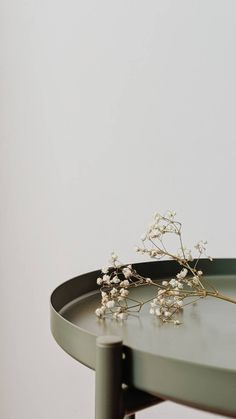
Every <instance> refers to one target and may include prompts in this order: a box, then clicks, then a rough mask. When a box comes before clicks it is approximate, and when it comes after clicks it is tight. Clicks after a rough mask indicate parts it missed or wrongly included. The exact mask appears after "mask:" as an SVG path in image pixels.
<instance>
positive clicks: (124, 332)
mask: <svg viewBox="0 0 236 419" xmlns="http://www.w3.org/2000/svg"><path fill="white" fill-rule="evenodd" d="M170 278H171V277H170ZM165 279H166V276H165ZM206 279H207V280H208V281H209V282H210V283H212V284H213V285H214V286H215V287H216V288H217V289H218V290H219V291H220V292H221V293H223V294H225V295H226V296H229V297H231V298H235V299H236V274H235V275H233V274H228V275H222V274H221V275H206ZM161 280H162V279H161V278H160V277H159V278H158V281H161ZM155 291H156V288H155V287H153V286H147V287H140V288H136V289H132V290H131V291H130V297H132V298H134V299H138V300H142V299H148V298H151V297H152V296H153V295H154V294H155ZM99 302H100V292H99V290H98V289H96V290H94V291H92V292H89V293H86V294H83V295H82V296H80V297H79V298H76V299H74V300H72V301H71V302H70V303H68V304H66V305H65V306H64V307H62V308H61V310H60V314H61V315H62V316H63V317H64V318H65V319H66V320H68V321H69V322H71V323H73V324H74V325H76V326H78V327H79V328H81V329H83V330H86V331H87V332H89V333H91V334H93V335H96V336H100V335H118V336H121V337H122V339H123V342H124V344H125V345H127V346H129V347H131V348H135V349H137V350H140V351H142V352H146V353H152V354H155V355H158V356H163V357H168V358H174V359H179V360H183V361H185V362H186V361H187V362H193V363H199V364H202V365H207V366H208V367H211V366H212V367H213V368H216V367H218V368H224V369H230V370H235V371H236V356H235V353H236V321H235V320H236V304H232V303H229V302H225V301H222V300H219V299H216V298H213V297H207V298H204V299H200V300H198V301H197V302H196V303H195V304H194V305H188V306H186V307H185V308H184V310H183V312H182V313H181V314H179V315H178V319H179V320H180V321H181V322H183V324H181V325H179V326H175V325H173V324H171V323H170V324H163V323H162V322H161V321H160V320H159V319H158V318H156V317H155V316H153V315H151V314H149V309H150V305H149V303H147V304H146V305H144V306H143V308H142V310H141V311H140V313H139V314H136V313H134V314H132V315H130V316H129V317H128V319H127V320H125V321H120V320H114V319H111V318H105V319H99V318H97V317H96V316H95V314H94V311H95V309H96V308H97V307H98V306H99ZM186 302H187V300H186Z"/></svg>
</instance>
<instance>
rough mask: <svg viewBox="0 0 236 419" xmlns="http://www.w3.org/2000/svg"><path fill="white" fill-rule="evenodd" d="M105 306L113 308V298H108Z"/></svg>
mask: <svg viewBox="0 0 236 419" xmlns="http://www.w3.org/2000/svg"><path fill="white" fill-rule="evenodd" d="M106 307H107V308H113V307H115V301H114V300H110V301H108V302H107V303H106Z"/></svg>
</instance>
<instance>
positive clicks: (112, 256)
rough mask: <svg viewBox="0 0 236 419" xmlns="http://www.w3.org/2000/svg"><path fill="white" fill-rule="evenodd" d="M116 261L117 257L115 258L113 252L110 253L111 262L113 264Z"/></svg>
mask: <svg viewBox="0 0 236 419" xmlns="http://www.w3.org/2000/svg"><path fill="white" fill-rule="evenodd" d="M117 259H118V256H117V255H116V254H115V253H114V252H112V253H111V260H112V261H113V262H115V261H116V260H117Z"/></svg>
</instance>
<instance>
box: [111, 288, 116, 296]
mask: <svg viewBox="0 0 236 419" xmlns="http://www.w3.org/2000/svg"><path fill="white" fill-rule="evenodd" d="M117 292H118V290H117V289H116V288H112V290H111V295H112V296H113V295H116V294H117Z"/></svg>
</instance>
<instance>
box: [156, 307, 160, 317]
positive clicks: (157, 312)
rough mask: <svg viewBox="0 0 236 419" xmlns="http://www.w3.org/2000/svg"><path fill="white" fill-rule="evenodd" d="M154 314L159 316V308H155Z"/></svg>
mask: <svg viewBox="0 0 236 419" xmlns="http://www.w3.org/2000/svg"><path fill="white" fill-rule="evenodd" d="M155 314H156V316H161V311H160V309H159V308H156V310H155Z"/></svg>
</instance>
